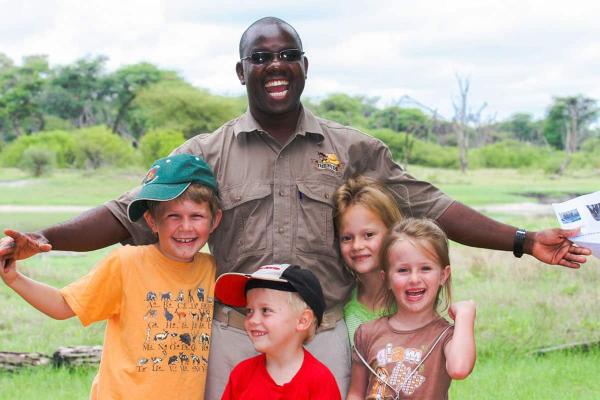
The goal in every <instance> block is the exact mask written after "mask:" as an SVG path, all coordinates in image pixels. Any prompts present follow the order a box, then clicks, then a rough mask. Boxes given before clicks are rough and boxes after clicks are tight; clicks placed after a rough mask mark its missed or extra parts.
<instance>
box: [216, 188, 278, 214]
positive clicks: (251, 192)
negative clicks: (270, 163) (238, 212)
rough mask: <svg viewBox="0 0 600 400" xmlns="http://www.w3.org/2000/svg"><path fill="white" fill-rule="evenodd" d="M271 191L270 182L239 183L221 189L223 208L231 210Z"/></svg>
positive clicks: (267, 194)
mask: <svg viewBox="0 0 600 400" xmlns="http://www.w3.org/2000/svg"><path fill="white" fill-rule="evenodd" d="M271 192H272V190H271V185H270V184H253V185H250V184H248V185H237V186H230V187H228V188H224V189H219V194H220V195H221V196H220V197H221V206H222V207H223V210H230V209H232V208H234V207H237V206H238V205H240V204H243V203H246V202H248V201H252V200H257V199H262V198H265V197H267V196H269V195H270V194H271Z"/></svg>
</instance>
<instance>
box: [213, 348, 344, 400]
mask: <svg viewBox="0 0 600 400" xmlns="http://www.w3.org/2000/svg"><path fill="white" fill-rule="evenodd" d="M266 360H267V359H266V356H265V355H264V354H259V355H258V356H256V357H252V358H249V359H247V360H244V361H242V362H241V363H239V364H238V365H236V366H235V368H234V369H233V371H231V375H229V382H227V387H226V388H225V392H224V393H223V397H221V400H264V399H269V400H284V399H285V400H289V399H294V400H321V399H323V400H336V399H338V400H341V395H340V389H338V386H337V383H336V381H335V378H334V377H333V374H332V373H331V371H329V369H328V368H327V367H326V366H325V365H323V364H322V363H321V362H320V361H319V360H317V359H316V358H314V357H313V355H312V354H310V353H309V352H308V351H307V350H306V349H304V361H303V362H302V366H301V367H300V369H299V370H298V372H297V373H296V375H294V377H293V378H292V380H291V381H289V382H288V383H286V384H283V385H281V386H280V385H278V384H277V383H275V382H274V381H273V378H271V376H270V375H269V372H268V371H267V363H266Z"/></svg>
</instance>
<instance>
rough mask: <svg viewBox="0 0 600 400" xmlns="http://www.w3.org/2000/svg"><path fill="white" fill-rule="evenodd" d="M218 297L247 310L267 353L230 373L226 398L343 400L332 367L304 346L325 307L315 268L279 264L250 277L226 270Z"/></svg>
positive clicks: (252, 331)
mask: <svg viewBox="0 0 600 400" xmlns="http://www.w3.org/2000/svg"><path fill="white" fill-rule="evenodd" d="M215 296H216V297H217V298H218V299H219V300H220V301H221V302H223V303H224V304H227V305H230V306H232V307H245V308H246V319H245V321H244V326H245V328H246V332H247V333H248V336H249V337H250V340H251V341H252V343H253V344H254V348H255V349H256V351H258V352H260V353H262V354H259V355H257V356H255V357H252V358H249V359H247V360H244V361H242V362H241V363H239V364H238V365H237V366H236V367H235V368H234V369H233V371H231V375H230V376H229V381H228V382H227V387H226V388H225V392H224V393H223V397H222V400H234V399H235V400H250V399H295V400H304V399H307V400H308V399H311V400H315V399H324V400H325V399H326V400H336V399H341V395H340V390H339V389H338V386H337V383H336V381H335V378H334V377H333V374H332V373H331V371H329V369H327V367H326V366H325V365H323V364H322V363H321V362H320V361H318V360H317V359H316V358H314V357H313V356H312V355H311V354H310V353H309V352H308V351H307V350H306V349H305V348H304V346H303V345H304V343H305V342H307V341H309V340H310V339H311V338H312V337H313V336H314V334H315V332H316V330H317V327H318V325H319V324H320V323H321V319H322V318H323V311H324V310H325V300H324V298H323V291H322V289H321V285H320V283H319V280H318V279H317V278H316V276H315V275H314V274H313V273H312V272H311V271H309V270H306V269H302V268H300V267H299V266H297V265H288V264H278V265H265V266H263V267H260V268H259V269H258V270H257V271H256V272H254V273H252V274H250V275H248V274H239V273H228V274H223V275H221V276H220V277H219V279H217V283H216V286H215Z"/></svg>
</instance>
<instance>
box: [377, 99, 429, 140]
mask: <svg viewBox="0 0 600 400" xmlns="http://www.w3.org/2000/svg"><path fill="white" fill-rule="evenodd" d="M369 126H370V127H372V128H376V129H381V128H388V129H391V130H393V131H395V132H408V133H412V134H414V135H415V136H417V137H419V138H426V137H427V136H428V132H429V130H430V128H431V121H430V119H429V117H428V116H427V115H425V114H424V113H423V111H421V110H419V109H418V108H402V107H398V106H390V107H386V108H384V109H382V110H377V111H375V112H374V113H373V115H372V116H371V118H370V119H369Z"/></svg>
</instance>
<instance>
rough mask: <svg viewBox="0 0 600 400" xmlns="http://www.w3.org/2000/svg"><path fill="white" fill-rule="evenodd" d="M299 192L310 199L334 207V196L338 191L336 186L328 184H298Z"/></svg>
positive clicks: (315, 182)
mask: <svg viewBox="0 0 600 400" xmlns="http://www.w3.org/2000/svg"><path fill="white" fill-rule="evenodd" d="M297 185H298V191H299V192H300V193H301V194H302V195H304V196H307V197H308V198H310V199H312V200H315V201H319V202H321V203H326V204H329V205H330V206H332V207H333V206H334V198H333V197H334V194H335V190H336V189H337V186H336V185H332V184H331V183H328V182H317V181H310V182H306V181H303V182H297Z"/></svg>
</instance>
